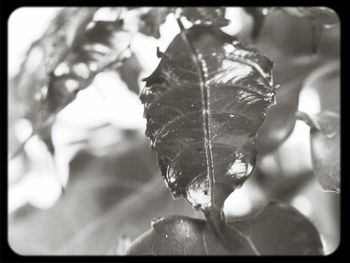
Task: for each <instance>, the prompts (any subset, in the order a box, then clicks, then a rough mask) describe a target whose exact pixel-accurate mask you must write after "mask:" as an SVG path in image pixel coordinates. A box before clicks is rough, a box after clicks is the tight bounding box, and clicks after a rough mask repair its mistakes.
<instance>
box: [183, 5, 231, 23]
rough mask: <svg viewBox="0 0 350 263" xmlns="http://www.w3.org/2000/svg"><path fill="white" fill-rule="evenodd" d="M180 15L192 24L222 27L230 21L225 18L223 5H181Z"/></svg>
mask: <svg viewBox="0 0 350 263" xmlns="http://www.w3.org/2000/svg"><path fill="white" fill-rule="evenodd" d="M181 15H182V16H184V17H186V18H187V19H188V20H189V21H190V22H192V23H194V24H205V25H213V26H217V27H224V26H227V25H228V24H229V22H230V20H228V19H226V18H225V7H216V8H214V7H183V8H181Z"/></svg>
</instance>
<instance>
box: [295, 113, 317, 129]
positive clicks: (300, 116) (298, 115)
mask: <svg viewBox="0 0 350 263" xmlns="http://www.w3.org/2000/svg"><path fill="white" fill-rule="evenodd" d="M295 117H296V119H297V120H301V121H303V122H304V123H305V124H307V125H308V126H309V127H310V128H311V129H316V130H319V129H320V127H319V126H318V125H317V124H316V123H315V122H314V121H313V120H312V118H311V117H310V116H309V115H308V114H307V113H305V112H303V111H297V112H296V113H295Z"/></svg>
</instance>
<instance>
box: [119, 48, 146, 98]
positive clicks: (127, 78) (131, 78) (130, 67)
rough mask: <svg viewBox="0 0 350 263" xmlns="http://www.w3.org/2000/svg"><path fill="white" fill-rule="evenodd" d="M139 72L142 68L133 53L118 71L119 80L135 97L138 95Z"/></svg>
mask: <svg viewBox="0 0 350 263" xmlns="http://www.w3.org/2000/svg"><path fill="white" fill-rule="evenodd" d="M141 71H142V67H141V65H140V62H139V60H138V59H137V57H136V56H135V54H134V53H133V54H132V55H131V57H130V58H128V59H127V60H126V61H125V62H124V63H123V65H122V66H121V67H120V68H119V69H118V73H119V74H120V78H121V79H122V80H123V81H124V82H125V83H126V85H127V86H128V88H129V90H130V91H132V92H134V93H136V94H137V95H138V94H139V93H140V85H139V77H140V74H141Z"/></svg>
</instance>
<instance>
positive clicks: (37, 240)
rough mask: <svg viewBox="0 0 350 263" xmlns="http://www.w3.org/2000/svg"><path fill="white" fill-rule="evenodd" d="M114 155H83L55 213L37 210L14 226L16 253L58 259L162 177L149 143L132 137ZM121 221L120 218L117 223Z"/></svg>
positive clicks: (11, 235) (11, 225)
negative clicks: (91, 228) (98, 220)
mask: <svg viewBox="0 0 350 263" xmlns="http://www.w3.org/2000/svg"><path fill="white" fill-rule="evenodd" d="M110 149H113V151H112V152H109V154H107V155H104V156H101V157H97V156H94V155H92V154H91V153H87V152H80V153H79V154H78V155H77V156H76V157H75V158H74V159H73V160H72V162H71V164H70V171H71V173H70V180H69V181H68V185H67V188H66V189H65V192H64V193H63V195H62V196H61V197H60V199H59V200H58V201H57V203H56V204H55V205H54V206H53V207H51V208H50V209H48V210H34V211H33V213H31V214H30V215H28V216H26V217H23V218H13V219H12V220H11V221H10V223H9V243H10V245H11V247H12V248H13V249H14V250H15V251H16V252H18V253H24V254H36V253H37V254H52V253H55V251H56V250H57V249H58V248H60V247H61V246H63V245H64V244H65V243H66V242H67V240H68V239H71V238H73V236H74V235H76V234H77V233H79V232H80V231H83V229H84V227H86V226H87V225H89V224H90V223H91V222H93V221H94V220H96V218H99V217H102V218H104V217H105V213H108V212H109V211H110V210H113V207H115V206H118V205H119V204H120V203H122V202H126V200H129V199H128V198H131V196H133V194H134V193H137V192H138V191H140V189H142V187H143V186H144V185H145V184H147V182H149V181H150V180H152V178H154V176H155V174H156V171H157V170H156V166H155V160H154V156H153V154H152V152H151V151H150V150H149V148H148V145H147V143H146V142H145V141H144V139H143V138H142V139H140V138H139V139H137V138H135V136H131V137H130V138H125V139H124V140H121V141H120V142H119V143H117V144H116V145H114V146H111V147H110ZM135 164H137V165H135ZM130 175H132V176H130ZM131 200H133V199H131ZM156 204H157V203H156ZM140 214H142V212H140ZM120 216H122V214H119V215H118V214H116V215H114V216H113V218H114V219H115V220H116V219H119V218H120ZM124 220H126V221H129V222H133V219H132V218H127V217H124ZM123 223H124V222H123V221H121V224H123ZM108 228H109V229H111V228H113V226H110V225H109V226H108ZM122 229H123V228H120V230H122ZM135 231H136V228H135ZM141 232H142V231H141ZM141 232H140V233H141ZM126 234H128V233H126ZM115 238H116V239H117V236H116V237H115ZM109 241H110V240H109ZM27 244H33V245H34V244H37V246H38V247H42V248H43V249H42V250H41V251H30V250H29V251H28V247H27ZM81 245H84V244H81ZM44 248H45V249H44ZM106 249H107V247H106Z"/></svg>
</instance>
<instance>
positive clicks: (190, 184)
mask: <svg viewBox="0 0 350 263" xmlns="http://www.w3.org/2000/svg"><path fill="white" fill-rule="evenodd" d="M271 69H272V63H271V61H270V60H269V59H267V58H266V57H264V56H262V55H260V54H259V53H257V52H256V51H254V50H248V49H245V48H243V47H242V46H241V45H240V44H239V43H238V41H237V40H236V38H234V37H232V36H229V35H227V34H225V33H223V32H222V31H221V30H219V29H217V28H215V27H212V26H199V25H198V26H193V27H192V28H190V29H188V30H185V31H183V32H181V33H180V34H179V35H177V36H176V37H175V39H174V40H173V42H172V43H171V44H170V46H169V47H168V49H167V50H166V52H165V53H164V55H163V56H162V60H161V62H160V64H159V65H158V67H157V69H156V70H155V71H154V72H153V74H152V75H151V76H149V77H148V78H147V79H146V88H145V89H144V90H143V92H142V94H141V100H142V102H143V103H144V105H145V116H146V118H147V130H146V135H147V136H148V137H149V138H150V139H151V142H152V148H153V149H155V150H156V151H157V153H158V162H159V166H160V169H161V172H162V175H163V177H164V179H165V181H166V183H167V185H168V187H169V188H170V189H171V191H172V193H173V195H174V196H175V197H176V196H179V195H184V196H185V197H186V199H187V200H188V201H189V202H190V203H192V205H193V206H194V207H197V208H201V209H204V210H205V209H210V208H212V207H217V208H221V207H222V205H223V202H224V200H225V199H226V198H227V196H228V195H229V194H230V193H231V192H232V191H233V190H234V189H235V188H236V187H239V186H240V185H241V184H242V183H243V182H244V181H245V180H246V179H247V178H248V177H249V175H250V174H251V172H252V170H253V168H254V166H255V160H256V154H257V152H256V148H255V144H254V138H255V135H256V133H257V130H258V129H259V127H260V126H261V124H262V123H263V122H264V119H265V111H266V109H267V108H268V107H269V106H271V105H272V104H273V101H274V90H275V87H274V86H273V84H272V76H271ZM189 160H190V161H189Z"/></svg>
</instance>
